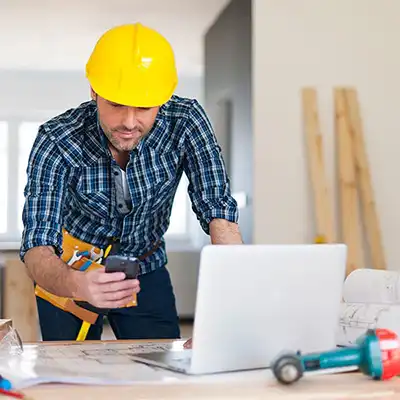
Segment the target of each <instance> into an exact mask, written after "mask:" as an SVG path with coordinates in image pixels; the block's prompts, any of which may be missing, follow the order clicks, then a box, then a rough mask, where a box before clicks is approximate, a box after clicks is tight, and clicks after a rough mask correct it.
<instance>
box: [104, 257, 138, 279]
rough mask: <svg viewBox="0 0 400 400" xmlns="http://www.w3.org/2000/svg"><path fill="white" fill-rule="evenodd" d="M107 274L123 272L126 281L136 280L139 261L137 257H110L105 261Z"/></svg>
mask: <svg viewBox="0 0 400 400" xmlns="http://www.w3.org/2000/svg"><path fill="white" fill-rule="evenodd" d="M104 265H105V268H106V272H123V273H124V274H125V279H136V278H137V276H138V274H139V270H140V265H139V260H138V259H137V258H135V257H126V256H120V255H109V256H108V257H106V259H105V263H104Z"/></svg>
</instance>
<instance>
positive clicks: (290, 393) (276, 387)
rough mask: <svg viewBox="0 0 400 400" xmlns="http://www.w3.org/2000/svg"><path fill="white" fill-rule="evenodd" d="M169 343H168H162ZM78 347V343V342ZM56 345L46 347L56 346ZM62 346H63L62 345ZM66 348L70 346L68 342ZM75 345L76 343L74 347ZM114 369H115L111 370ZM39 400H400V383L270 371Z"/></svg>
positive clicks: (46, 393) (59, 390) (59, 392)
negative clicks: (254, 377) (290, 376)
mask: <svg viewBox="0 0 400 400" xmlns="http://www.w3.org/2000/svg"><path fill="white" fill-rule="evenodd" d="M124 342H125V343H138V342H137V341H136V342H135V341H124ZM160 342H165V341H160ZM74 343H75V344H76V342H74ZM54 344H55V342H51V343H46V344H45V345H46V346H52V345H54ZM58 344H60V342H58ZM63 344H66V343H65V342H64V343H63ZM71 344H72V343H71ZM110 368H112V366H110ZM23 392H24V393H25V394H26V395H27V396H29V397H31V398H32V399H37V400H54V399H57V400H64V399H79V400H85V399H96V400H103V399H104V400H110V398H111V397H115V398H116V399H130V400H133V399H141V400H144V399H174V400H175V399H242V400H243V399H246V400H252V399H268V400H275V399H299V400H306V399H307V400H308V399H310V400H311V399H312V400H332V399H335V400H339V399H340V400H345V399H366V398H368V399H379V400H381V399H385V400H387V399H400V379H393V380H391V381H385V382H378V381H372V380H371V379H370V378H369V377H367V376H364V375H362V374H361V373H358V372H347V373H341V374H324V375H323V374H319V375H314V376H305V377H304V378H303V379H302V380H301V381H299V382H297V383H296V384H294V385H292V386H282V385H281V384H279V383H277V382H276V381H275V380H274V379H272V378H271V375H270V373H269V372H268V371H266V373H265V380H264V379H260V380H258V381H256V382H254V381H251V382H235V381H234V383H232V380H231V381H230V382H229V383H224V382H216V383H203V384H199V383H187V382H184V383H178V384H176V383H155V384H135V385H132V386H128V387H127V386H86V385H66V384H45V385H39V386H34V387H31V388H28V389H25V390H24V391H23Z"/></svg>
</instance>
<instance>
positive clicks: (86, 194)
mask: <svg viewBox="0 0 400 400" xmlns="http://www.w3.org/2000/svg"><path fill="white" fill-rule="evenodd" d="M118 171H119V166H118V165H117V164H116V162H115V160H114V159H113V157H112V155H111V152H110V150H109V149H108V146H107V140H106V139H105V135H104V133H103V132H102V131H101V129H99V125H98V120H97V107H96V103H95V102H93V101H90V102H86V103H83V104H81V105H80V106H78V107H77V108H74V109H71V110H68V111H66V112H65V113H63V114H61V115H59V116H57V117H55V118H53V119H51V120H50V121H47V122H46V123H44V124H43V125H41V126H40V128H39V132H38V135H37V137H36V140H35V142H34V145H33V148H32V150H31V153H30V156H29V162H28V168H27V175H28V180H27V185H26V187H25V191H24V193H25V205H24V209H23V215H22V218H23V223H24V230H23V235H22V243H21V249H20V257H21V259H22V260H23V259H24V255H25V253H26V251H27V250H28V249H30V248H32V247H34V246H44V245H46V246H53V247H54V248H55V249H56V251H57V254H59V255H61V254H62V228H63V227H64V228H65V229H66V230H67V231H68V232H69V233H70V234H72V235H73V236H75V237H77V238H79V239H81V240H83V241H85V242H88V243H91V244H93V245H94V246H97V247H100V248H104V247H105V246H106V245H107V244H108V243H109V240H110V238H119V240H120V242H121V252H122V253H123V254H126V255H130V256H134V257H139V256H140V255H142V254H145V253H147V251H149V250H150V249H151V248H152V247H153V246H154V244H155V243H156V242H158V241H161V245H160V247H159V248H158V249H157V251H156V252H154V253H153V254H152V255H151V256H149V257H148V258H147V259H146V260H144V261H143V262H142V273H146V272H149V271H152V270H154V269H156V268H158V267H160V266H162V265H165V264H166V262H167V255H166V248H165V240H164V234H165V232H166V231H167V229H168V226H169V220H170V214H171V208H172V203H173V199H174V195H175V191H176V189H177V186H178V183H179V181H180V178H181V176H182V173H185V174H186V175H187V177H188V181H189V185H188V193H189V196H190V199H191V203H192V209H193V211H194V213H195V214H196V216H197V218H198V220H199V223H200V225H201V227H202V229H203V230H204V231H205V232H206V233H207V234H208V233H209V227H208V224H209V222H210V221H211V220H212V219H213V218H223V219H226V220H229V221H232V222H237V221H238V209H237V204H236V201H235V200H234V198H233V197H232V196H231V192H230V183H229V178H228V176H227V174H226V171H225V166H224V162H223V159H222V156H221V150H220V147H219V145H218V143H217V141H216V138H215V135H214V132H213V129H212V127H211V124H210V122H209V120H208V118H207V116H206V114H205V112H204V110H203V108H202V107H201V106H200V104H199V103H198V102H197V101H196V100H192V99H186V98H182V97H178V96H173V97H172V99H171V100H170V101H169V102H168V103H166V104H164V105H163V106H162V107H160V110H159V113H158V115H157V117H156V120H155V123H154V126H153V128H152V129H151V131H150V133H149V135H148V136H147V137H146V138H144V139H143V140H142V141H141V142H140V144H139V145H138V146H137V148H136V149H134V150H133V151H131V153H130V158H129V161H128V165H127V167H126V176H127V182H128V187H129V191H130V195H131V199H132V209H131V211H130V212H129V213H125V214H122V213H121V212H120V211H119V208H118V205H117V203H116V196H115V180H114V179H113V174H117V173H118Z"/></svg>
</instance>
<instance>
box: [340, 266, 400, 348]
mask: <svg viewBox="0 0 400 400" xmlns="http://www.w3.org/2000/svg"><path fill="white" fill-rule="evenodd" d="M374 328H387V329H390V330H393V331H394V332H396V333H397V334H398V335H399V336H400V273H399V272H396V271H382V270H373V269H358V270H355V271H354V272H352V273H351V274H350V275H349V276H348V277H347V279H346V281H345V283H344V287H343V303H342V305H341V312H340V320H339V327H338V332H337V344H338V345H340V346H346V345H351V344H354V343H355V341H356V339H357V338H358V337H359V336H361V335H362V334H363V333H365V331H366V330H367V329H374Z"/></svg>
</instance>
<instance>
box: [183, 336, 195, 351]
mask: <svg viewBox="0 0 400 400" xmlns="http://www.w3.org/2000/svg"><path fill="white" fill-rule="evenodd" d="M192 342H193V341H192V338H190V339H188V340H186V342H185V343H184V344H183V347H184V348H185V349H191V348H192Z"/></svg>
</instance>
